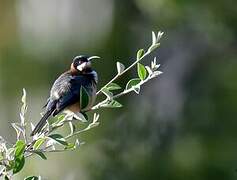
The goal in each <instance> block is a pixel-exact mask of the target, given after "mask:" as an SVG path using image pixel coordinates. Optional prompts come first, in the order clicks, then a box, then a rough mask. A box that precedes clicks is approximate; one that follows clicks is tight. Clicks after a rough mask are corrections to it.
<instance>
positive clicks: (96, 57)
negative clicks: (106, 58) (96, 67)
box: [88, 56, 100, 61]
mask: <svg viewBox="0 0 237 180" xmlns="http://www.w3.org/2000/svg"><path fill="white" fill-rule="evenodd" d="M93 59H100V57H99V56H91V57H89V58H88V61H92V60H93Z"/></svg>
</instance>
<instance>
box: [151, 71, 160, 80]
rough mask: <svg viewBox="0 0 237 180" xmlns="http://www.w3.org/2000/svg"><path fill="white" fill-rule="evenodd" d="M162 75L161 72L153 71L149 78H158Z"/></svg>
mask: <svg viewBox="0 0 237 180" xmlns="http://www.w3.org/2000/svg"><path fill="white" fill-rule="evenodd" d="M162 73H163V72H161V71H154V72H153V74H152V76H151V78H154V77H157V76H159V75H160V74H162Z"/></svg>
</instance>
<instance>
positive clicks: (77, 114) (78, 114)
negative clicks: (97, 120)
mask: <svg viewBox="0 0 237 180" xmlns="http://www.w3.org/2000/svg"><path fill="white" fill-rule="evenodd" d="M73 117H74V118H75V119H77V120H79V121H81V122H83V123H86V122H87V119H86V117H85V116H84V115H83V114H82V113H80V112H76V113H73Z"/></svg>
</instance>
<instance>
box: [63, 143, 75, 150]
mask: <svg viewBox="0 0 237 180" xmlns="http://www.w3.org/2000/svg"><path fill="white" fill-rule="evenodd" d="M64 149H65V150H74V149H75V144H73V143H68V145H67V146H65V148H64Z"/></svg>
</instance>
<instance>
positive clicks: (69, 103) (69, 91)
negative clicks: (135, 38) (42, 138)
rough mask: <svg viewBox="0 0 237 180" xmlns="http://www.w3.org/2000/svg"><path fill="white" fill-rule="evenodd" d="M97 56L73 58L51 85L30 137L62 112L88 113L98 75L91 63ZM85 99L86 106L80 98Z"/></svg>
mask: <svg viewBox="0 0 237 180" xmlns="http://www.w3.org/2000/svg"><path fill="white" fill-rule="evenodd" d="M97 58H100V57H99V56H91V57H88V56H86V55H79V56H76V57H74V58H73V60H72V63H71V66H70V69H69V70H68V71H66V72H64V73H63V74H61V75H60V76H59V77H58V78H57V79H56V80H55V82H54V83H53V85H52V87H51V90H50V96H49V98H48V100H47V102H46V104H45V106H44V107H45V112H44V113H43V116H42V118H41V119H40V121H39V122H38V123H37V125H36V126H35V128H34V129H33V131H32V132H31V134H30V135H31V136H34V135H36V134H38V133H40V132H41V130H42V129H43V128H44V126H45V124H46V123H47V120H48V118H49V117H50V116H56V115H57V114H59V113H60V112H62V111H64V110H70V111H72V112H74V113H78V112H86V111H89V110H90V109H91V108H92V106H93V104H94V102H95V99H96V91H97V88H96V87H97V83H98V75H97V72H96V71H95V70H93V69H92V65H91V61H92V60H94V59H97ZM83 96H84V97H86V98H85V99H87V102H86V104H85V103H84V104H83V102H82V97H83Z"/></svg>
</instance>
